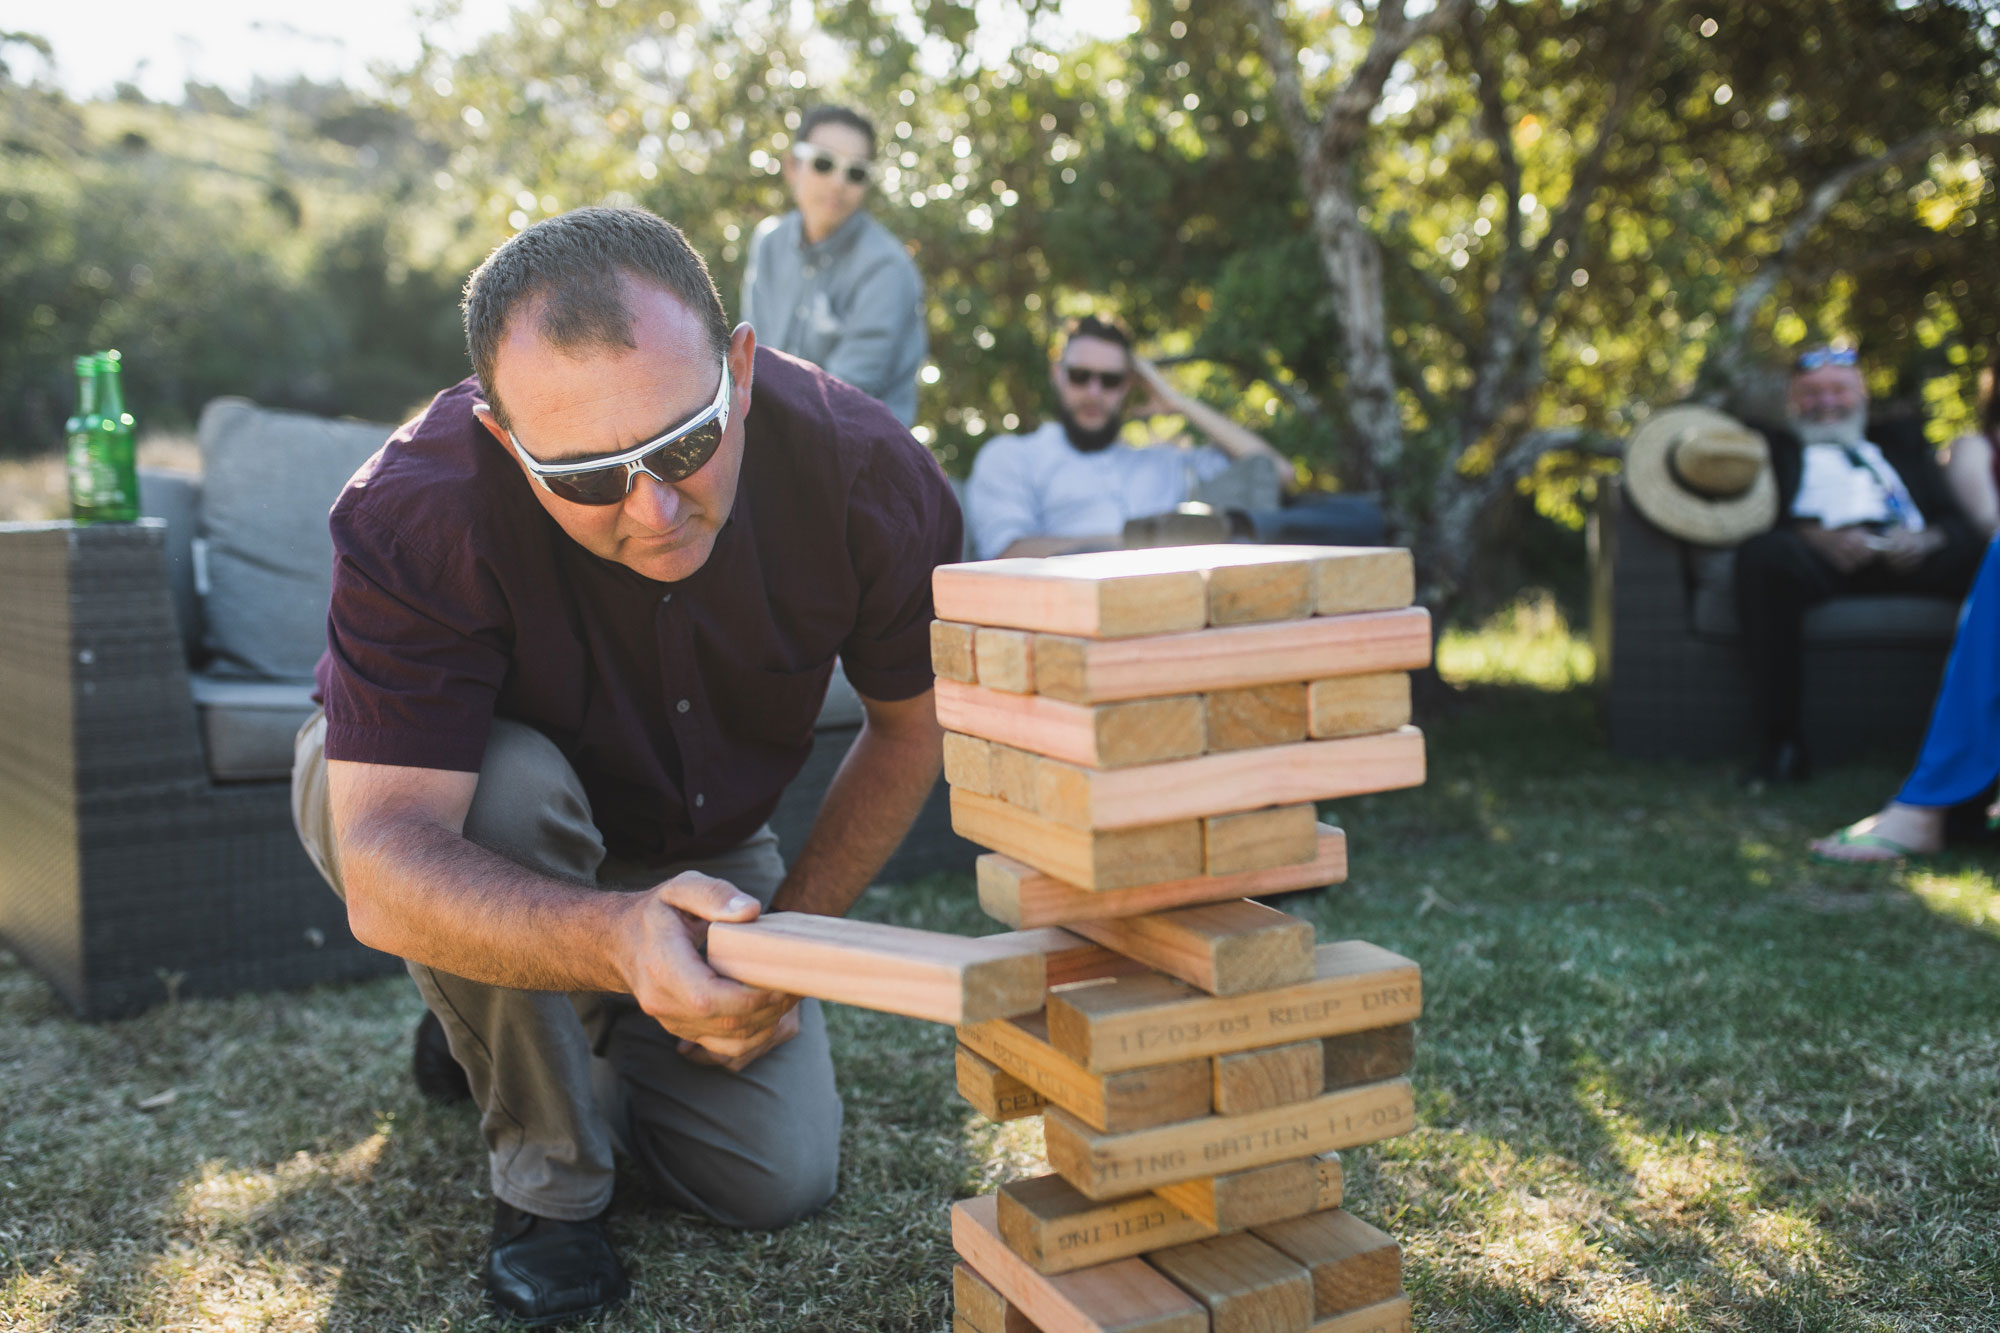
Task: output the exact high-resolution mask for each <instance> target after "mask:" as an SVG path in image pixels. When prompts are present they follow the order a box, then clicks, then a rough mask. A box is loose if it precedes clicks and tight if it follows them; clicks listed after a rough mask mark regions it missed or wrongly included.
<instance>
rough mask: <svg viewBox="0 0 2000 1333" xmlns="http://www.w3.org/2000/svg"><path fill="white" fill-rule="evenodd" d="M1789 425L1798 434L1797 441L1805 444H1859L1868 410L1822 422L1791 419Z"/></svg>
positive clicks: (1830, 418) (1862, 436) (1865, 424)
mask: <svg viewBox="0 0 2000 1333" xmlns="http://www.w3.org/2000/svg"><path fill="white" fill-rule="evenodd" d="M1791 425H1792V429H1793V430H1795V431H1797V432H1798V433H1799V439H1800V440H1802V441H1804V442H1805V443H1807V444H1859V443H1861V441H1862V440H1863V439H1864V438H1866V437H1865V436H1864V435H1863V434H1862V432H1863V431H1864V430H1866V429H1867V426H1868V409H1866V408H1863V409H1861V410H1860V411H1859V412H1853V413H1850V414H1849V415H1847V416H1844V417H1829V418H1827V419H1826V420H1824V421H1805V420H1802V419H1801V418H1799V417H1793V418H1792V420H1791Z"/></svg>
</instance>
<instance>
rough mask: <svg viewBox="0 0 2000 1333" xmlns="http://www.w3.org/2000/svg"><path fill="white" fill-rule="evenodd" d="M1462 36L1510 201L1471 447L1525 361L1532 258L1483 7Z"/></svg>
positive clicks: (1468, 429)
mask: <svg viewBox="0 0 2000 1333" xmlns="http://www.w3.org/2000/svg"><path fill="white" fill-rule="evenodd" d="M1462 31H1463V35H1464V38H1465V52H1466V57H1467V60H1468V62H1469V63H1470V64H1471V67H1472V76H1473V83H1474V85H1475V86H1476V88H1477V90H1478V93H1479V121H1480V128H1481V129H1483V130H1484V131H1485V132H1486V137H1487V138H1488V139H1489V140H1491V141H1492V143H1493V150H1494V153H1495V155H1496V156H1497V157H1498V159H1499V163H1500V189H1501V192H1502V194H1503V195H1504V196H1505V198H1504V199H1503V200H1502V203H1501V212H1500V220H1501V241H1502V243H1503V244H1504V246H1505V247H1506V248H1505V249H1504V250H1503V251H1502V252H1501V255H1500V263H1499V266H1498V273H1497V275H1496V280H1495V283H1494V290H1493V299H1492V300H1490V301H1488V302H1487V303H1486V339H1485V346H1484V347H1483V348H1481V349H1480V351H1479V353H1478V355H1477V357H1476V358H1475V359H1474V361H1473V364H1472V384H1471V386H1470V388H1469V389H1468V390H1467V392H1466V395H1465V411H1464V413H1463V414H1462V416H1461V417H1460V422H1459V438H1460V439H1461V440H1467V441H1470V440H1475V439H1477V438H1479V436H1481V435H1483V434H1484V433H1485V431H1486V427H1487V426H1488V425H1489V424H1490V423H1491V422H1492V421H1493V418H1494V416H1495V415H1496V414H1497V413H1498V410H1499V390H1500V382H1501V379H1502V377H1503V376H1504V375H1505V374H1506V372H1507V369H1508V368H1509V367H1510V366H1511V365H1513V363H1514V360H1515V358H1516V357H1518V356H1519V355H1520V349H1521V340H1522V338H1523V337H1524V336H1525V335H1526V333H1527V323H1526V311H1525V310H1524V309H1523V305H1524V302H1525V301H1526V299H1527V294H1528V276H1529V273H1530V272H1531V269H1532V256H1531V255H1530V254H1529V252H1528V249H1527V247H1526V246H1524V245H1523V244H1522V243H1521V159H1520V158H1519V156H1517V155H1516V154H1515V152H1514V131H1513V126H1512V124H1511V123H1510V122H1509V118H1508V115H1507V106H1506V101H1505V98H1504V96H1503V94H1502V92H1501V88H1500V74H1499V71H1498V70H1497V69H1496V68H1495V67H1494V65H1493V62H1492V59H1491V56H1490V52H1489V51H1488V50H1487V46H1486V25H1485V22H1484V20H1483V19H1482V17H1481V15H1480V12H1479V9H1478V7H1477V6H1474V7H1473V8H1471V9H1469V10H1467V11H1466V15H1465V24H1464V28H1463V30H1462Z"/></svg>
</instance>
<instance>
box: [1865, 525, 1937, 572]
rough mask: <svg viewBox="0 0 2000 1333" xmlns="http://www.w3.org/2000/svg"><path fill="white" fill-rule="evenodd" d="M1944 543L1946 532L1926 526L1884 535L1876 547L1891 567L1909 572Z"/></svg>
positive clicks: (1901, 529)
mask: <svg viewBox="0 0 2000 1333" xmlns="http://www.w3.org/2000/svg"><path fill="white" fill-rule="evenodd" d="M1943 545H1944V534H1943V533H1941V532H1939V531H1938V530H1937V529H1936V528H1925V529H1924V530H1923V531H1922V532H1911V531H1909V530H1908V529H1907V528H1899V529H1897V530H1896V531H1895V532H1892V533H1889V534H1888V535H1887V536H1885V537H1883V538H1882V540H1881V541H1880V542H1878V543H1877V544H1876V549H1877V550H1878V551H1880V552H1881V555H1882V558H1883V559H1884V560H1886V561H1888V562H1889V568H1891V569H1893V570H1895V571H1896V572H1897V573H1898V574H1907V573H1909V572H1910V571H1911V570H1913V569H1915V568H1916V567H1917V566H1918V565H1921V564H1922V563H1923V562H1924V559H1925V557H1926V556H1928V555H1930V553H1931V552H1933V551H1935V550H1937V549H1938V548H1939V547H1941V546H1943Z"/></svg>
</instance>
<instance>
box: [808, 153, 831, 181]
mask: <svg viewBox="0 0 2000 1333" xmlns="http://www.w3.org/2000/svg"><path fill="white" fill-rule="evenodd" d="M812 167H813V170H814V171H817V172H818V173H819V174H820V175H822V176H829V175H832V174H833V168H834V161H833V159H832V158H830V157H816V158H814V159H813V160H812Z"/></svg>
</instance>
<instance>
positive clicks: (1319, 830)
mask: <svg viewBox="0 0 2000 1333" xmlns="http://www.w3.org/2000/svg"><path fill="white" fill-rule="evenodd" d="M1226 817H1227V816H1225V818H1226ZM1313 831H1314V839H1313V856H1312V859H1311V860H1309V861H1303V862H1301V863H1299V864H1298V865H1287V866H1274V867H1272V868H1270V869H1268V870H1250V871H1242V872H1239V873H1235V874H1227V875H1198V876H1196V877H1195V878H1193V879H1185V880H1170V881H1168V882H1166V883H1163V884H1142V885H1140V886H1139V887H1137V888H1132V889H1110V890H1102V891H1097V892H1092V891H1091V890H1089V889H1081V888H1078V887H1077V886H1076V885H1074V884H1065V883H1063V882H1062V881H1061V880H1059V879H1056V878H1055V877H1054V876H1051V875H1045V874H1043V873H1042V872H1041V871H1039V870H1037V869H1035V868H1034V867H1033V866H1030V865H1024V864H1022V863H1021V862H1019V861H1016V860H1015V859H1014V858H1013V857H1011V856H1002V855H1000V854H999V853H998V852H992V853H988V854H987V855H985V856H982V857H980V858H979V861H978V872H979V905H980V907H981V908H983V909H984V910H985V912H986V914H987V915H988V916H990V917H992V918H993V919H994V920H996V921H1003V922H1005V923H1006V924H1008V925H1010V926H1016V927H1020V926H1056V925H1062V924H1064V923H1065V922H1074V921H1102V920H1105V919H1108V918H1113V917H1121V916H1137V915H1138V914H1140V913H1142V912H1160V911H1166V910H1168V909H1169V908H1174V907H1190V906H1193V905H1194V904H1196V903H1205V902H1224V901H1228V900H1229V899H1232V898H1258V897H1262V896H1264V895H1266V894H1272V893H1290V892H1292V891H1294V890H1297V889H1314V888H1319V887H1320V886H1321V885H1325V884H1338V883H1339V882H1340V881H1342V880H1343V879H1345V878H1347V835H1346V834H1345V833H1343V832H1341V831H1340V830H1339V829H1337V828H1334V827H1332V826H1330V825H1327V824H1316V825H1315V826H1314V830H1313Z"/></svg>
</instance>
